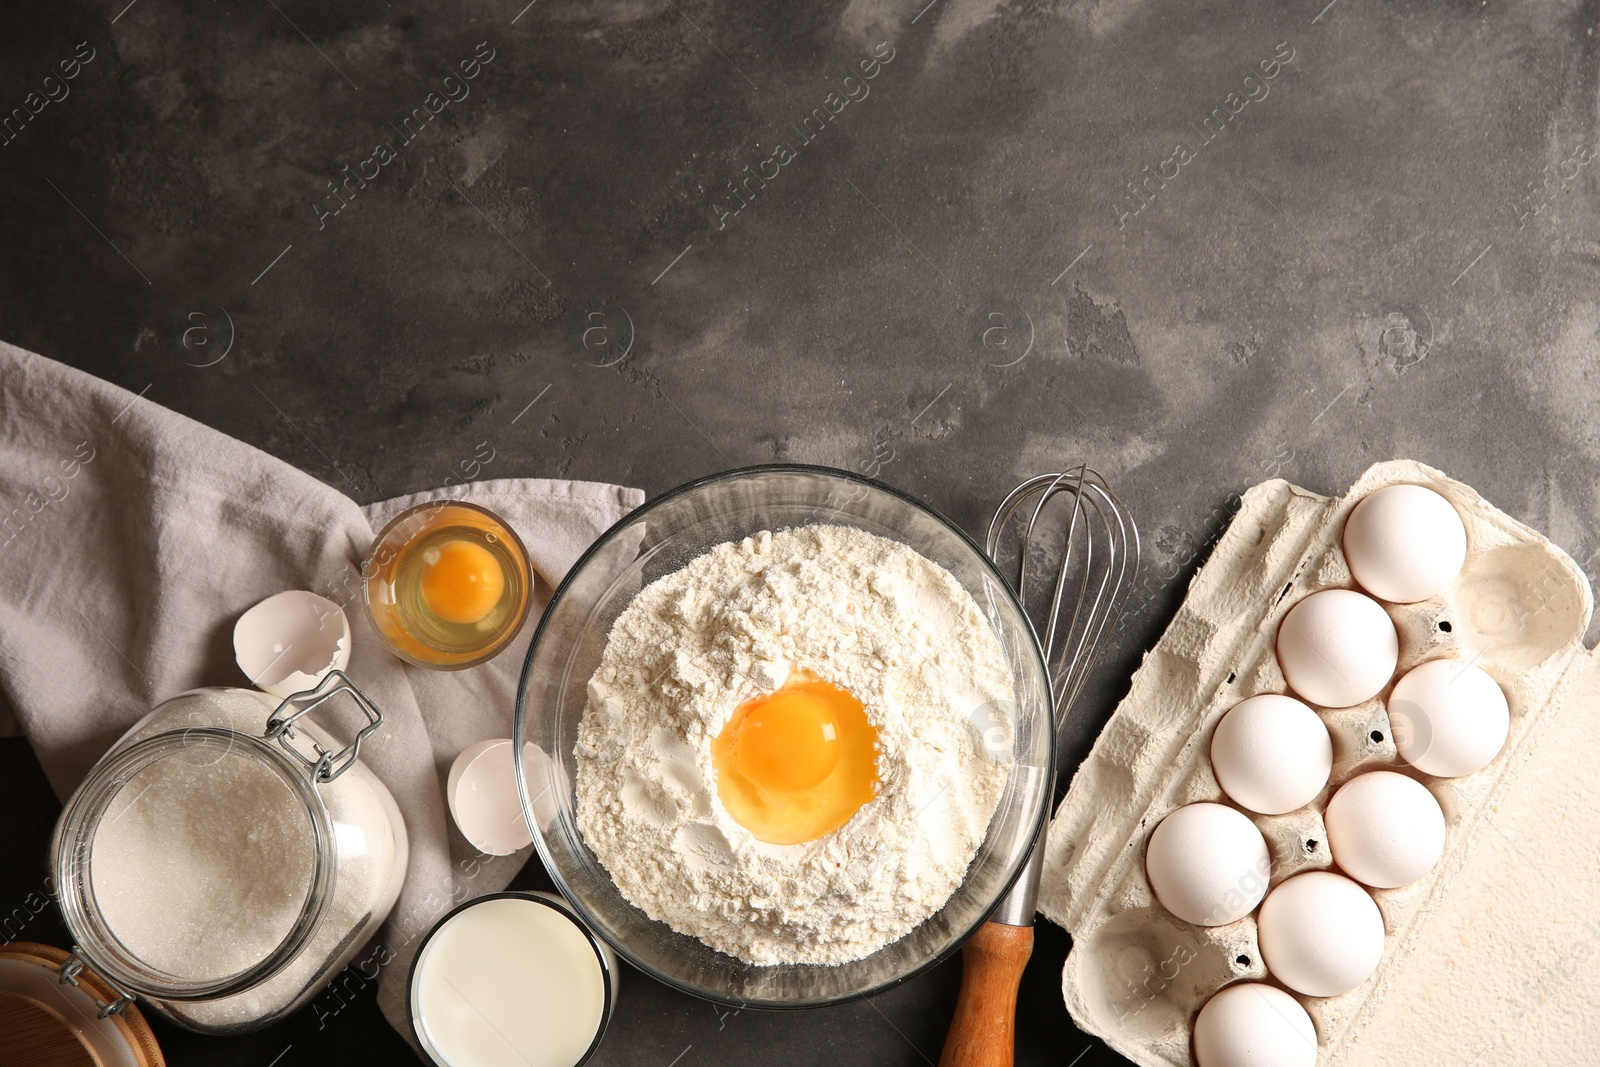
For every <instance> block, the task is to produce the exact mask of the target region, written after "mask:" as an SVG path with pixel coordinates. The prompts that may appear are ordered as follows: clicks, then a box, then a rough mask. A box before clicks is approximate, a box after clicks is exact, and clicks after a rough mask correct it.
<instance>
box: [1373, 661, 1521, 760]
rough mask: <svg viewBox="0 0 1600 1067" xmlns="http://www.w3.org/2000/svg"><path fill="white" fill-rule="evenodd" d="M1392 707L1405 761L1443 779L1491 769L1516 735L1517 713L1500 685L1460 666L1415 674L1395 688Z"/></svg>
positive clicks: (1444, 664) (1421, 668) (1439, 664)
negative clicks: (1513, 731)
mask: <svg viewBox="0 0 1600 1067" xmlns="http://www.w3.org/2000/svg"><path fill="white" fill-rule="evenodd" d="M1387 707H1388V711H1389V726H1390V728H1391V730H1392V731H1393V733H1394V744H1395V748H1397V749H1399V750H1400V758H1401V759H1403V760H1405V761H1406V762H1407V763H1409V764H1411V766H1413V767H1415V768H1416V769H1417V770H1419V771H1421V772H1423V773H1424V774H1433V775H1437V776H1438V777H1440V778H1459V777H1460V776H1461V775H1463V774H1471V773H1472V772H1473V771H1480V770H1482V769H1483V768H1485V767H1487V766H1488V765H1489V764H1490V763H1491V762H1492V761H1493V760H1494V758H1495V757H1496V756H1498V755H1499V754H1500V750H1501V749H1502V748H1504V747H1505V744H1506V735H1507V734H1508V733H1510V732H1511V708H1510V705H1508V704H1507V703H1506V695H1505V693H1504V692H1503V691H1502V690H1501V688H1500V686H1499V684H1498V683H1497V682H1495V680H1494V679H1493V678H1491V677H1490V676H1489V674H1488V673H1487V672H1486V671H1484V670H1483V669H1482V668H1480V667H1477V666H1474V665H1473V664H1470V663H1462V662H1460V661H1459V660H1453V659H1434V660H1429V661H1428V662H1427V663H1423V664H1420V665H1418V666H1416V667H1413V668H1411V669H1410V670H1409V671H1407V672H1406V673H1405V674H1404V675H1403V676H1402V677H1401V678H1400V680H1399V681H1398V682H1396V683H1395V684H1394V689H1393V691H1392V692H1390V694H1389V700H1388V704H1387Z"/></svg>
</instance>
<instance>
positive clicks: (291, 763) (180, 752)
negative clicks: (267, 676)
mask: <svg viewBox="0 0 1600 1067" xmlns="http://www.w3.org/2000/svg"><path fill="white" fill-rule="evenodd" d="M339 694H347V695H348V696H349V697H350V698H351V699H352V700H353V701H354V703H355V704H356V706H357V707H358V708H359V709H360V712H361V714H362V715H363V716H364V717H365V720H366V724H365V725H364V726H363V727H361V729H360V730H359V731H358V732H357V733H356V735H355V738H354V739H353V740H352V741H351V742H350V743H349V744H347V745H345V746H344V747H342V748H333V747H328V746H324V745H323V744H321V743H319V742H318V740H317V739H316V738H314V737H311V736H309V734H308V732H307V731H306V730H303V729H302V730H297V729H296V723H297V722H300V721H301V720H302V719H303V718H304V717H305V716H306V715H308V714H310V713H311V712H312V711H314V710H316V709H317V708H319V707H321V706H322V705H324V704H326V703H327V702H328V701H329V700H331V699H332V698H334V697H335V696H338V695H339ZM267 706H270V705H267ZM263 710H265V706H264V708H263ZM309 721H310V720H306V722H309ZM382 722H383V715H382V712H380V711H379V709H378V707H377V705H375V704H374V703H373V702H372V701H371V700H370V699H369V698H368V697H367V696H366V694H364V693H362V692H361V690H359V689H358V688H357V687H356V686H355V685H354V683H352V682H351V681H350V680H349V678H347V677H346V676H345V675H344V673H343V672H342V671H337V670H334V671H330V672H328V674H327V675H326V676H325V677H324V678H323V679H322V680H321V681H320V682H319V683H318V685H317V686H316V688H314V689H310V690H306V691H304V692H300V693H295V694H293V695H292V696H289V697H287V698H286V699H284V700H283V702H282V703H281V704H279V705H278V706H277V707H276V709H275V710H272V711H271V713H270V715H268V716H267V719H266V723H265V728H264V730H263V732H262V733H261V734H259V735H257V734H251V733H245V732H242V731H239V730H235V729H231V728H229V727H227V726H218V725H212V724H210V723H205V722H202V724H199V725H193V726H186V727H184V728H178V729H166V730H162V731H161V732H158V733H154V734H152V735H150V736H147V737H144V738H143V739H141V740H136V741H134V742H133V743H131V744H127V745H126V747H118V748H114V749H113V750H112V751H111V752H110V753H109V754H108V755H107V756H106V757H104V758H103V759H102V760H101V762H100V763H99V764H98V765H97V766H96V767H95V768H94V769H93V770H92V771H91V772H90V774H89V776H88V778H87V779H85V781H84V783H83V784H82V785H81V786H79V788H78V789H77V791H76V792H75V793H74V794H73V796H72V797H71V799H70V800H68V802H67V806H66V808H65V809H64V810H63V812H62V815H61V820H60V822H59V823H58V824H57V827H56V833H55V837H54V840H53V842H52V846H51V866H52V868H53V870H54V874H55V879H56V885H57V886H58V890H59V892H58V900H59V903H60V907H61V912H62V916H63V919H64V920H65V922H66V926H67V929H68V930H69V931H70V932H71V934H72V937H73V946H72V952H71V954H70V955H68V957H67V958H66V960H65V961H63V963H62V964H61V969H60V980H61V981H62V982H63V983H70V984H74V985H76V984H77V983H78V977H79V976H80V975H81V974H83V973H84V971H85V970H89V971H90V972H91V973H92V974H93V975H94V977H95V978H96V979H98V982H99V984H100V985H102V986H104V987H106V988H109V989H110V990H111V992H112V994H113V996H112V998H111V999H109V1000H102V999H97V1000H96V1004H97V1006H98V1008H99V1012H100V1016H101V1017H102V1018H104V1017H106V1016H108V1015H112V1014H115V1013H117V1012H119V1011H121V1010H122V1008H123V1007H125V1006H126V1005H127V1004H130V1003H132V1002H133V1001H134V999H135V998H136V996H139V995H143V996H147V997H151V998H155V999H162V1000H175V1001H181V1000H202V999H209V998H214V997H222V996H228V995H230V994H233V993H236V992H239V991H241V990H244V989H247V988H250V987H252V986H254V985H257V984H258V983H260V982H263V981H265V980H266V979H268V978H270V977H272V976H273V975H275V974H277V973H278V972H279V971H281V970H282V969H283V968H284V967H285V966H286V965H287V964H288V963H289V962H290V961H291V960H292V959H294V957H295V956H296V954H297V953H299V952H300V951H301V950H302V949H303V948H304V947H305V946H306V943H307V942H308V941H309V939H310V938H311V936H312V934H313V933H314V932H315V931H316V929H317V927H318V924H319V923H320V922H321V920H322V918H323V915H324V912H325V911H326V910H327V906H328V900H329V897H330V895H331V894H332V892H333V886H334V881H335V877H336V874H337V866H338V864H337V862H336V861H335V851H334V826H333V823H332V821H331V819H330V817H329V815H328V810H327V807H326V805H325V804H324V802H323V800H322V798H321V797H320V796H319V793H318V787H319V786H321V785H324V784H326V783H328V782H331V781H333V780H334V779H336V778H338V777H339V776H340V775H341V774H343V773H344V772H345V771H346V770H348V769H349V768H350V767H351V766H353V765H354V763H355V762H356V759H357V758H358V756H359V754H360V750H361V743H362V742H363V741H364V740H366V739H367V738H368V737H369V736H371V734H372V733H373V732H374V731H376V730H377V729H378V727H379V726H380V725H381V724H382ZM240 782H245V783H248V784H249V785H251V786H252V787H253V789H254V793H253V799H251V800H244V801H241V800H240V799H238V798H237V797H236V796H235V795H232V794H231V793H229V792H227V791H226V790H227V788H228V787H229V786H230V785H234V786H236V785H237V783H240ZM219 791H220V792H219ZM241 802H244V803H252V804H253V805H254V806H253V807H252V813H253V815H254V817H255V821H256V823H257V824H260V823H263V822H265V821H266V820H268V819H269V818H270V819H276V820H278V826H279V828H280V830H281V836H280V838H279V840H280V841H281V840H290V841H292V842H293V843H295V844H296V845H297V847H298V851H297V852H296V854H294V855H291V856H286V857H281V865H282V867H283V868H285V869H289V870H291V871H294V872H298V871H299V870H300V869H302V868H303V869H304V870H305V872H306V878H305V883H304V887H303V892H298V891H297V892H296V893H295V894H294V896H295V897H296V898H297V899H290V900H288V901H287V902H286V903H285V910H284V912H283V915H282V920H283V921H282V923H281V926H282V936H281V938H279V937H278V934H279V930H278V928H277V927H272V928H271V929H272V932H271V934H270V936H269V938H268V939H267V940H268V942H270V941H271V939H273V938H277V940H276V943H275V944H270V943H264V944H265V947H264V948H263V950H262V951H261V952H260V953H259V954H258V955H257V956H256V958H249V959H243V960H242V962H240V961H235V962H240V965H237V966H235V965H233V963H230V964H229V965H227V966H226V967H224V966H222V965H220V964H219V965H217V966H215V967H213V968H212V970H210V971H206V969H205V965H204V964H201V963H197V962H194V961H192V960H190V959H187V958H182V959H177V960H172V959H156V960H152V959H149V958H146V956H149V955H151V953H149V952H144V953H141V952H139V951H135V949H133V948H130V947H128V945H127V944H126V941H127V934H128V930H126V929H123V930H122V931H120V932H119V931H118V930H117V929H115V928H114V927H115V924H114V923H113V922H111V921H109V920H108V917H107V915H106V914H105V911H106V908H105V907H103V904H104V903H105V902H104V900H103V899H102V897H103V896H104V887H103V886H97V884H96V883H97V879H96V873H97V872H96V867H95V862H96V850H97V846H98V847H99V848H100V850H101V852H102V864H103V865H104V864H111V865H112V872H113V873H112V874H105V873H104V872H103V871H102V872H101V877H102V878H106V879H112V880H115V877H117V876H120V877H121V878H123V879H124V881H125V880H126V878H127V877H128V876H127V874H126V873H125V872H124V871H120V870H119V869H118V868H116V867H115V864H114V863H113V859H112V857H115V859H116V860H117V861H120V862H123V863H124V864H125V863H126V859H125V856H126V855H127V854H129V853H130V852H133V851H136V849H137V847H138V846H139V845H141V844H145V843H147V842H141V841H139V840H137V839H135V838H130V837H129V836H128V835H127V834H126V833H125V830H126V827H124V832H123V835H122V836H121V837H119V836H118V833H119V831H118V829H117V827H116V823H117V821H118V819H120V818H122V816H123V815H125V814H127V812H128V811H130V810H133V809H134V806H135V805H140V809H141V811H142V812H143V813H151V812H153V813H154V815H155V816H156V817H159V818H163V819H170V820H172V821H173V822H174V823H178V824H181V823H182V821H183V820H184V819H187V818H190V817H193V816H194V815H195V814H196V813H197V812H199V813H200V814H202V815H203V814H204V812H205V811H206V810H208V809H210V810H215V809H216V808H218V807H221V806H226V805H228V804H236V803H241ZM136 821H137V820H136ZM302 828H303V831H304V834H305V839H304V840H305V841H309V846H307V845H306V844H305V843H304V842H303V841H302V839H301V838H300V837H299V835H300V833H301V829H302ZM223 844H224V845H225V844H226V842H224V843H223ZM175 847H176V846H175ZM162 851H165V850H162ZM135 858H138V859H142V858H144V857H135ZM152 859H153V861H154V862H165V863H168V864H170V865H172V869H176V865H177V864H178V863H179V862H180V859H181V858H174V857H173V856H171V855H163V856H155V857H152ZM295 861H302V862H299V863H296V862H295ZM294 877H296V876H295V875H291V876H290V878H289V879H288V881H293V878H294ZM202 881H203V880H202ZM286 884H287V882H286ZM141 888H142V887H141ZM185 888H186V890H191V891H192V892H191V893H190V896H189V898H188V906H191V907H192V906H194V901H195V900H197V899H202V898H203V894H204V892H205V891H207V890H209V888H210V886H209V884H205V885H203V886H202V888H201V889H198V890H196V889H194V887H193V886H186V887H185ZM150 894H151V895H154V896H159V894H160V890H159V889H152V890H150ZM162 903H164V902H160V901H158V902H157V906H160V905H161V904H162ZM182 906H183V905H174V907H176V908H178V909H179V914H181V907H182ZM263 921H265V919H264V920H263ZM252 951H253V950H252Z"/></svg>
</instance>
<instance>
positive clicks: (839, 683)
mask: <svg viewBox="0 0 1600 1067" xmlns="http://www.w3.org/2000/svg"><path fill="white" fill-rule="evenodd" d="M1011 677H1012V675H1011V670H1010V668H1009V667H1008V666H1007V663H1006V659H1005V656H1004V653H1003V652H1002V650H1001V648H1000V644H999V641H998V640H997V639H996V637H995V635H994V632H993V630H992V629H991V628H990V626H989V624H988V622H987V621H986V619H985V617H984V615H983V613H982V611H981V610H980V609H979V607H978V605H977V603H976V602H974V600H973V599H972V597H971V596H970V595H969V594H968V593H967V591H966V590H965V589H964V588H963V587H962V586H961V584H960V583H959V582H957V581H956V579H955V578H954V577H952V576H951V575H950V573H949V572H948V571H946V570H945V569H944V568H942V567H940V566H939V565H938V564H936V563H934V562H932V561H931V560H929V559H927V558H925V557H923V556H921V555H920V554H918V553H916V552H914V551H912V550H911V549H910V548H907V547H906V546H905V545H902V544H900V543H899V542H897V541H893V540H890V539H888V538H883V537H878V536H875V535H873V534H869V533H865V532H863V531H861V530H857V529H854V528H852V527H844V526H825V525H817V526H804V527H800V528H798V529H792V530H785V531H782V532H779V533H769V532H762V533H760V534H758V535H756V536H755V537H751V538H746V539H744V540H743V541H740V542H730V543H727V544H723V545H718V546H717V547H716V548H713V549H712V550H710V551H709V552H707V553H705V554H704V555H702V556H699V557H698V558H696V559H694V560H693V561H691V562H690V563H689V564H688V565H687V566H685V567H684V568H682V569H681V570H679V571H677V572H675V573H673V574H670V575H668V576H666V577H664V578H661V579H659V580H657V581H655V582H652V583H651V584H650V585H648V586H646V587H645V588H644V589H643V590H642V591H641V592H640V593H639V594H638V596H636V597H635V598H634V600H633V601H632V602H631V603H630V604H629V605H628V607H627V608H626V609H625V610H624V611H623V612H622V614H621V615H620V616H619V617H618V619H617V621H616V623H615V625H614V626H613V627H612V630H611V634H610V637H609V639H608V641H607V644H606V647H605V651H604V653H603V654H602V656H601V661H600V666H599V667H598V668H597V669H596V671H595V673H594V676H593V677H592V678H591V679H590V681H589V691H588V707H587V710H586V712H585V715H584V718H583V722H582V723H581V725H580V727H579V731H578V742H577V745H576V749H575V755H576V757H577V783H576V784H577V802H578V803H577V818H578V826H579V829H580V830H581V832H582V833H583V837H584V840H585V841H586V842H587V843H588V845H589V847H590V848H591V849H592V850H593V851H594V853H595V855H596V856H597V857H598V858H599V860H600V862H601V863H602V864H603V865H604V866H605V868H606V870H607V871H608V872H610V874H611V877H612V879H613V880H614V881H615V882H616V884H617V886H618V888H620V889H621V891H622V893H623V895H624V896H626V897H627V898H628V899H629V900H630V901H632V902H633V903H634V904H635V905H636V906H638V907H639V908H641V909H642V910H643V911H644V912H645V913H646V914H648V915H649V916H650V917H651V918H654V919H658V920H660V921H662V922H665V923H667V924H668V925H669V926H671V927H672V928H673V929H675V930H678V931H680V932H681V933H684V934H688V935H691V936H693V937H696V938H699V939H700V940H701V941H703V942H705V943H706V944H707V945H709V946H711V947H712V948H714V949H717V950H719V951H722V952H725V953H728V954H730V955H733V956H736V957H738V958H740V959H743V960H746V961H748V962H751V963H757V964H778V963H813V964H831V963H843V962H846V961H849V960H854V959H860V958H862V957H864V956H868V955H870V954H871V953H873V952H875V951H876V950H878V949H879V948H882V947H883V946H884V945H887V944H889V943H890V942H893V941H895V940H898V939H899V938H901V937H903V936H905V934H907V933H908V932H910V931H911V930H912V929H913V928H914V927H916V926H917V925H918V924H919V923H921V922H922V921H923V920H925V919H927V918H928V917H929V916H930V915H932V914H934V913H935V912H937V911H938V910H939V909H940V908H941V907H942V906H943V905H944V903H945V901H947V900H948V899H949V898H950V895H951V894H952V893H953V892H954V891H955V889H956V888H957V887H958V886H959V885H960V884H961V881H962V879H963V878H964V876H965V874H966V870H967V865H968V864H969V863H970V862H971V860H972V857H973V856H974V854H975V853H976V852H977V849H978V847H979V845H980V844H981V843H982V842H983V839H984V835H985V833H986V832H987V829H988V826H989V820H990V818H991V816H993V814H994V811H995V807H996V805H997V804H998V802H999V798H1000V795H1001V791H1002V789H1003V787H1004V784H1005V780H1006V775H1007V773H1008V771H1009V766H1010V764H1009V759H1010V743H1009V740H1008V737H1009V731H1010V729H1011V726H1012V724H1014V721H1015V718H1014V717H1015V705H1014V703H1013V701H1014V695H1013V693H1012V688H1011ZM819 694H820V696H819ZM856 702H859V704H856ZM845 705H850V706H851V707H853V708H855V709H856V710H855V711H854V712H852V711H851V710H850V707H845ZM819 709H820V710H819ZM861 712H864V714H865V718H864V720H862V719H861V715H860V713H861ZM852 714H854V716H855V717H854V718H852V717H851V715H852ZM813 715H816V716H820V718H819V719H818V720H817V721H819V722H820V723H821V726H820V732H819V731H818V728H817V727H816V726H815V724H814V723H812V721H811V720H810V719H808V716H813ZM853 724H854V725H853ZM997 724H998V728H997ZM861 731H875V736H872V735H870V734H863V733H862V732H861ZM852 734H853V737H854V740H853V741H852ZM774 739H776V740H774ZM874 741H875V743H876V748H875V749H872V748H870V747H867V748H865V749H863V748H862V746H863V745H868V746H870V744H871V743H872V742H874ZM714 742H715V743H716V744H717V745H718V746H720V747H719V751H718V754H717V755H716V756H715V757H714V753H713V747H714ZM1002 742H1003V743H1002ZM852 744H854V746H855V747H854V749H852V747H851V746H852ZM730 746H731V747H730ZM741 746H742V747H741ZM852 751H856V752H861V751H865V752H867V753H868V754H867V756H866V757H865V758H866V761H867V766H866V768H865V773H866V774H867V775H868V778H869V779H875V780H874V781H872V783H871V786H870V789H869V790H868V791H867V792H866V793H862V794H861V795H860V798H861V799H865V803H861V804H860V806H859V807H855V806H854V804H855V803H856V802H858V801H850V806H849V807H848V808H846V809H845V810H844V811H843V814H842V815H841V818H843V819H844V821H843V824H842V825H839V826H838V827H837V828H836V829H831V830H829V831H828V832H825V833H823V834H822V835H821V836H818V837H815V838H814V839H811V840H805V841H801V842H800V843H795V844H773V843H771V841H772V839H773V837H774V836H778V837H779V838H780V839H782V835H781V831H782V829H783V827H782V826H781V825H779V826H778V829H777V831H776V832H774V831H773V829H772V827H773V824H774V823H777V824H782V823H783V822H784V821H785V820H790V819H802V820H803V818H804V817H807V816H808V815H809V814H814V811H815V809H816V808H817V805H818V804H819V803H821V802H822V801H827V802H829V803H837V802H838V801H839V797H841V796H843V797H849V796H851V795H852V794H849V793H848V792H840V793H838V795H837V796H835V795H833V793H834V792H837V791H838V790H847V789H849V788H851V787H852V786H853V785H859V780H858V778H856V777H853V775H854V774H855V771H853V770H851V769H850V768H849V767H847V766H846V764H847V763H848V761H849V759H850V758H851V756H850V753H851V752H852ZM730 753H731V755H730ZM719 766H720V768H721V770H722V773H723V775H724V779H723V780H722V781H721V782H720V783H719V779H718V773H719ZM735 768H736V769H737V770H738V772H739V773H740V774H742V775H746V776H748V777H749V779H750V780H751V781H752V782H754V786H753V787H751V790H747V791H746V793H747V794H748V795H745V794H730V795H729V801H739V802H738V803H735V805H734V806H735V807H736V808H738V809H739V810H740V812H741V818H742V819H743V821H741V819H740V818H735V817H734V815H733V814H732V813H730V810H729V803H727V802H725V801H724V796H723V794H724V792H727V791H731V790H733V789H734V783H733V778H732V774H731V771H732V770H733V769H735ZM746 784H747V785H748V784H749V783H746ZM769 787H770V791H767V792H764V791H763V790H767V789H769ZM819 797H821V798H822V801H819V800H818V798H819ZM751 798H753V799H751ZM752 812H753V813H754V816H752ZM797 813H798V814H797ZM755 817H760V818H762V819H764V820H765V822H761V823H758V822H756V821H755ZM802 824H803V825H810V824H809V823H803V822H802V823H800V824H796V825H802ZM750 825H756V826H758V832H759V833H760V834H761V836H760V837H759V838H758V836H757V833H755V832H752V830H751V829H750V828H749V827H750Z"/></svg>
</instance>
